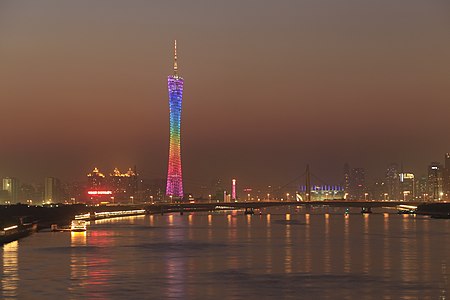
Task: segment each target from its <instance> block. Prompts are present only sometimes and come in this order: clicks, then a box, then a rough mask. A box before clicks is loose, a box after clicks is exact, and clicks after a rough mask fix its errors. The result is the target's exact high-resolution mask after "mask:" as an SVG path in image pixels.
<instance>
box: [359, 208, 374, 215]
mask: <svg viewBox="0 0 450 300" xmlns="http://www.w3.org/2000/svg"><path fill="white" fill-rule="evenodd" d="M361 213H362V214H371V213H372V207H361Z"/></svg>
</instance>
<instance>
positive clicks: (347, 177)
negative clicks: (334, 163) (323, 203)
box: [344, 163, 350, 194]
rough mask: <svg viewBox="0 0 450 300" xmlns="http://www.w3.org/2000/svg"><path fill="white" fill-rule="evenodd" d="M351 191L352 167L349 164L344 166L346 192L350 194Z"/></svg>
mask: <svg viewBox="0 0 450 300" xmlns="http://www.w3.org/2000/svg"><path fill="white" fill-rule="evenodd" d="M349 191H350V166H349V164H348V163H345V164H344V192H345V193H346V194H349Z"/></svg>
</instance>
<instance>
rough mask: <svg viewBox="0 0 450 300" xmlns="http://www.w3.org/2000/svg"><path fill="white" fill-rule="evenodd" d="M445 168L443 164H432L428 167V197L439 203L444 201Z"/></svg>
mask: <svg viewBox="0 0 450 300" xmlns="http://www.w3.org/2000/svg"><path fill="white" fill-rule="evenodd" d="M443 179H444V176H443V168H442V165H441V163H439V162H432V163H431V164H430V165H429V166H428V182H427V189H428V195H429V197H431V199H432V200H434V201H439V200H442V199H443V196H444V192H443V181H444V180H443Z"/></svg>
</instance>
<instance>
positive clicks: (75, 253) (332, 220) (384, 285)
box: [0, 207, 450, 300]
mask: <svg viewBox="0 0 450 300" xmlns="http://www.w3.org/2000/svg"><path fill="white" fill-rule="evenodd" d="M0 265H1V271H0V276H1V277H0V287H1V291H0V298H4V299H59V300H60V299H81V298H83V299H125V298H129V299H213V298H216V299H272V298H279V299H312V298H316V299H450V220H436V219H430V218H428V217H422V216H413V215H397V214H395V213H393V212H391V213H387V212H384V213H373V214H370V215H369V214H366V215H361V214H360V213H358V211H356V210H355V211H352V212H351V213H350V214H347V215H346V214H344V211H343V210H341V209H334V208H316V209H312V210H306V208H296V207H290V208H270V209H267V210H263V211H262V214H261V215H259V214H255V215H244V214H243V213H242V212H237V211H233V212H217V213H206V212H205V213H185V214H184V215H179V214H166V215H163V216H162V215H151V216H139V217H126V218H117V219H109V220H101V221H96V222H95V223H93V224H91V225H90V226H89V228H88V231H87V232H86V233H75V232H74V233H70V232H39V233H36V234H33V235H32V236H30V237H27V238H25V239H22V240H19V241H16V242H12V243H9V244H6V245H4V246H3V247H2V248H1V249H0Z"/></svg>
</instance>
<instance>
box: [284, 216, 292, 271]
mask: <svg viewBox="0 0 450 300" xmlns="http://www.w3.org/2000/svg"><path fill="white" fill-rule="evenodd" d="M290 219H291V215H290V214H286V220H290ZM284 238H285V242H284V245H285V246H284V248H285V254H284V272H285V273H287V274H289V273H291V272H292V238H291V224H290V223H287V224H286V229H285V236H284Z"/></svg>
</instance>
